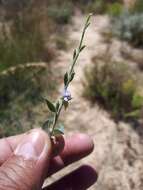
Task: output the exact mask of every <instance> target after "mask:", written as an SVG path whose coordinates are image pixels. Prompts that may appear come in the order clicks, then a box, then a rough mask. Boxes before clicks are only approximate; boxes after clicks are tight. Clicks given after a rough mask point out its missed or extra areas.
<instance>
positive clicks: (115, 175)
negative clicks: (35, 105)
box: [49, 14, 143, 190]
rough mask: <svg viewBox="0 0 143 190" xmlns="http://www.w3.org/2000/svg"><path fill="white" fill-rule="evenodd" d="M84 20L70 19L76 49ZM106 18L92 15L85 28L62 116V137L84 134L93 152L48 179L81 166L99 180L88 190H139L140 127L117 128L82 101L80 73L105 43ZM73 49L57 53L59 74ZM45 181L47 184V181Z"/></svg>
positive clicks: (142, 164) (142, 179)
mask: <svg viewBox="0 0 143 190" xmlns="http://www.w3.org/2000/svg"><path fill="white" fill-rule="evenodd" d="M83 23H84V17H83V16H82V15H80V14H78V15H76V16H75V17H74V18H73V24H72V25H71V26H70V27H69V39H70V41H71V42H72V44H73V46H74V47H76V45H77V44H78V41H79V39H80V36H81V31H82V27H83ZM107 24H108V18H107V17H105V16H96V17H94V18H93V20H92V24H91V26H90V27H89V29H88V32H87V34H86V37H85V44H86V45H87V48H86V49H85V50H84V52H83V53H82V54H81V56H80V58H79V61H78V65H77V66H76V69H75V72H76V73H77V74H76V77H75V80H74V81H73V83H72V85H71V86H70V91H71V93H72V96H73V100H72V101H71V105H70V107H69V109H68V111H67V112H66V113H64V118H65V119H64V123H65V126H66V134H72V133H75V132H79V131H80V132H84V133H87V134H88V135H89V136H91V138H93V140H94V144H95V149H94V151H93V153H92V154H91V155H90V156H88V157H87V158H84V159H83V160H81V161H80V162H77V163H75V164H73V165H71V166H69V167H68V168H66V169H64V170H63V171H61V172H59V173H57V174H56V175H54V176H52V177H51V180H52V181H53V180H56V179H57V178H59V177H61V176H63V175H65V174H66V173H69V172H71V171H72V170H73V169H75V168H76V167H79V166H80V165H82V164H89V165H91V166H93V167H96V169H97V171H98V174H99V178H98V181H97V183H96V184H94V185H93V186H92V187H91V188H89V189H90V190H105V189H106V190H142V189H143V138H142V137H143V128H142V127H141V126H139V127H137V128H136V129H133V128H132V127H131V126H130V125H128V124H125V123H123V122H121V123H119V124H118V125H117V124H116V123H115V122H114V121H113V120H112V119H110V116H109V114H108V113H107V112H106V111H103V110H101V109H100V108H99V107H98V106H97V105H95V106H94V107H91V106H90V105H89V103H88V102H87V101H86V100H85V99H83V98H82V96H81V93H82V88H83V86H82V81H83V79H84V75H83V71H84V68H85V67H86V66H87V65H90V64H92V62H91V58H92V57H93V56H94V55H97V54H98V53H100V52H101V51H104V50H105V49H106V44H105V43H104V40H103V38H102V36H101V34H100V32H101V31H103V30H106V29H107ZM119 48H120V44H118V43H117V42H115V44H113V48H112V50H113V51H114V56H115V57H116V58H117V59H120V58H121V57H120V52H119ZM72 51H73V48H70V49H69V50H68V51H67V52H64V51H63V52H61V53H60V56H59V58H58V62H59V65H60V66H61V67H62V68H63V72H64V71H65V69H66V68H67V66H68V64H69V62H70V60H71V56H72ZM51 180H49V181H51Z"/></svg>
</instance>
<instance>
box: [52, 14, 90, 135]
mask: <svg viewBox="0 0 143 190" xmlns="http://www.w3.org/2000/svg"><path fill="white" fill-rule="evenodd" d="M91 16H92V15H91V14H90V15H89V16H88V17H87V19H86V22H85V26H84V28H83V31H82V36H81V39H80V43H79V46H78V49H77V52H76V55H75V56H74V58H73V61H72V65H71V67H70V71H69V77H68V82H67V85H66V86H65V88H66V89H67V88H68V86H69V83H70V78H71V75H72V73H73V72H74V66H75V64H76V62H77V59H78V57H79V55H80V53H81V51H82V47H83V39H84V36H85V32H86V30H87V28H88V26H89V24H90V23H89V20H90V17H91ZM61 99H62V101H61V103H60V106H59V108H58V111H57V112H56V113H55V116H54V121H53V124H52V129H51V136H53V135H54V129H55V127H56V124H57V121H58V119H59V115H60V113H61V110H62V108H63V105H64V99H63V97H62V98H61Z"/></svg>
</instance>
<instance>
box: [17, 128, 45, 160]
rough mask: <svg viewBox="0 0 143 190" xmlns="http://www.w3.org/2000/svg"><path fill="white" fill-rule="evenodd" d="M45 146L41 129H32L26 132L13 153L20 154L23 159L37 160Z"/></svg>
mask: <svg viewBox="0 0 143 190" xmlns="http://www.w3.org/2000/svg"><path fill="white" fill-rule="evenodd" d="M45 146H47V143H46V140H45V136H44V135H43V132H42V131H41V130H33V131H31V132H30V133H29V134H27V135H26V136H25V137H24V139H23V140H22V142H21V143H20V144H19V145H18V147H17V148H16V150H15V152H14V154H15V155H17V156H22V157H23V158H24V159H27V160H29V159H34V160H38V158H39V157H40V156H41V154H42V152H43V150H44V148H45Z"/></svg>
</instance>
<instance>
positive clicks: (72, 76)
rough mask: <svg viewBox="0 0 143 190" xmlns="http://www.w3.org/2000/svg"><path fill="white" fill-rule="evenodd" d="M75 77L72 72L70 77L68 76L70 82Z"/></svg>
mask: <svg viewBox="0 0 143 190" xmlns="http://www.w3.org/2000/svg"><path fill="white" fill-rule="evenodd" d="M74 76H75V72H72V74H71V76H70V82H71V81H72V80H73V79H74Z"/></svg>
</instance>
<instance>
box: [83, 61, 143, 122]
mask: <svg viewBox="0 0 143 190" xmlns="http://www.w3.org/2000/svg"><path fill="white" fill-rule="evenodd" d="M85 77H86V81H85V88H84V96H85V97H86V98H87V99H89V100H90V102H92V103H95V102H98V103H99V104H100V105H101V106H103V107H104V108H105V109H107V110H110V112H111V115H112V116H113V117H114V118H115V119H127V118H130V117H131V118H133V117H134V118H135V117H139V112H140V109H141V108H142V106H143V97H142V96H141V95H139V94H138V91H137V80H136V78H135V77H134V74H133V72H132V70H131V69H130V68H129V67H128V66H127V65H126V64H124V63H120V62H111V63H106V64H105V63H104V62H103V60H100V59H98V58H95V59H94V65H93V67H92V68H90V69H88V70H86V72H85ZM133 113H134V114H133ZM135 114H136V115H135Z"/></svg>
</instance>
